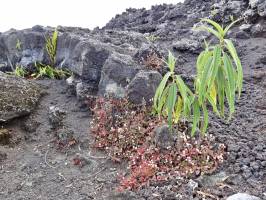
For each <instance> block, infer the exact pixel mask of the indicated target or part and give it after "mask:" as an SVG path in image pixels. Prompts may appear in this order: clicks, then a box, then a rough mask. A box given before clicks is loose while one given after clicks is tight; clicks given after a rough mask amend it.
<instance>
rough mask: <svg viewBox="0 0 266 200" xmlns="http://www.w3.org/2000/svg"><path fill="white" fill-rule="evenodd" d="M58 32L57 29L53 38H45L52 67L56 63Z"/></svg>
mask: <svg viewBox="0 0 266 200" xmlns="http://www.w3.org/2000/svg"><path fill="white" fill-rule="evenodd" d="M57 38H58V31H57V30H56V29H55V30H54V32H53V34H52V36H49V37H45V41H46V44H45V49H46V51H47V53H48V55H49V58H50V62H51V65H52V66H54V65H55V62H56V48H57Z"/></svg>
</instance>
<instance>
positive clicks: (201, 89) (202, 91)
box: [197, 57, 213, 105]
mask: <svg viewBox="0 0 266 200" xmlns="http://www.w3.org/2000/svg"><path fill="white" fill-rule="evenodd" d="M211 67H213V65H212V57H209V58H208V61H207V64H206V65H205V66H204V70H203V73H202V77H201V78H200V81H199V91H197V94H198V95H199V103H200V105H201V104H202V103H203V102H204V98H205V96H206V94H207V93H206V88H207V83H208V79H209V78H210V77H209V76H210V72H211V71H212V69H211Z"/></svg>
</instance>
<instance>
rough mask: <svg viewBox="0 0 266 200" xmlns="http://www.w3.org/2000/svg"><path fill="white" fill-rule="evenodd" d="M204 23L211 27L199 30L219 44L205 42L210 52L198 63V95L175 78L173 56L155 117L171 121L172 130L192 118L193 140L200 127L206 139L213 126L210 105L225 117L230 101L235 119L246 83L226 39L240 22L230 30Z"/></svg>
mask: <svg viewBox="0 0 266 200" xmlns="http://www.w3.org/2000/svg"><path fill="white" fill-rule="evenodd" d="M202 21H203V22H207V23H208V25H211V27H210V26H207V25H203V26H201V27H199V28H200V29H201V30H205V31H207V32H209V33H211V34H213V35H214V36H215V37H216V38H217V39H218V40H219V43H217V44H213V45H211V44H207V43H206V42H205V45H206V48H205V50H204V51H203V52H201V54H200V55H199V56H198V59H197V74H196V78H195V81H194V91H193V92H192V91H191V89H190V88H189V87H188V86H187V85H186V84H185V83H184V81H183V80H182V79H181V77H180V76H179V75H176V74H175V63H176V59H175V58H174V56H173V55H172V54H171V53H170V52H169V56H168V60H167V61H166V64H167V66H168V68H169V72H168V73H166V74H165V76H164V77H163V79H162V81H161V83H160V85H159V86H158V88H157V91H156V94H155V96H154V105H153V107H154V111H155V113H157V114H158V115H159V116H164V117H167V119H168V124H169V127H170V129H172V126H173V123H178V122H179V119H180V118H184V119H186V120H189V119H190V118H192V119H193V120H192V121H193V125H192V130H191V135H192V136H194V135H195V132H196V130H197V128H199V127H200V129H201V133H202V134H203V135H204V134H205V133H206V130H207V127H208V122H209V111H208V109H207V106H208V105H211V107H212V109H213V111H214V113H216V114H217V115H218V116H221V117H224V116H225V101H226V100H227V104H228V107H229V119H231V117H232V114H233V113H234V111H235V93H236V92H237V91H238V96H239V97H240V94H241V90H242V82H243V71H242V65H241V62H240V59H239V57H238V55H237V51H236V49H235V47H234V45H233V42H232V41H231V40H229V39H225V36H226V34H227V32H228V31H229V29H230V28H231V27H232V26H233V25H234V24H235V23H236V22H237V21H234V22H232V23H231V24H230V25H229V26H227V27H226V28H223V27H221V26H220V25H219V24H218V23H216V22H214V21H212V20H209V19H203V20H202ZM178 91H179V93H178Z"/></svg>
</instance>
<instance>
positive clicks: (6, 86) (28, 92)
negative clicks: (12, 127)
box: [0, 72, 41, 122]
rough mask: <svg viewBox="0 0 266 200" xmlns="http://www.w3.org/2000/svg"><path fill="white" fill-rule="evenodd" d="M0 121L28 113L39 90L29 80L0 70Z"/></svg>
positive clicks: (33, 106) (34, 103)
mask: <svg viewBox="0 0 266 200" xmlns="http://www.w3.org/2000/svg"><path fill="white" fill-rule="evenodd" d="M0 94H1V95H0V122H6V121H9V120H11V119H14V118H17V117H21V116H24V115H27V114H30V113H31V112H32V111H33V110H34V108H35V106H36V105H37V103H38V100H39V98H40V97H41V90H40V88H39V87H38V86H37V85H36V84H33V83H31V82H30V81H27V80H24V79H21V78H17V77H14V76H9V75H6V74H4V73H2V72H0Z"/></svg>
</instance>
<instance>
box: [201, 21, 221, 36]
mask: <svg viewBox="0 0 266 200" xmlns="http://www.w3.org/2000/svg"><path fill="white" fill-rule="evenodd" d="M201 21H205V22H208V23H209V24H211V25H212V26H213V27H214V28H216V30H217V32H218V33H219V35H220V37H219V38H223V37H224V35H225V34H224V30H223V28H222V27H221V26H220V25H219V24H218V23H216V22H215V21H213V20H210V19H206V18H205V19H202V20H201Z"/></svg>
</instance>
